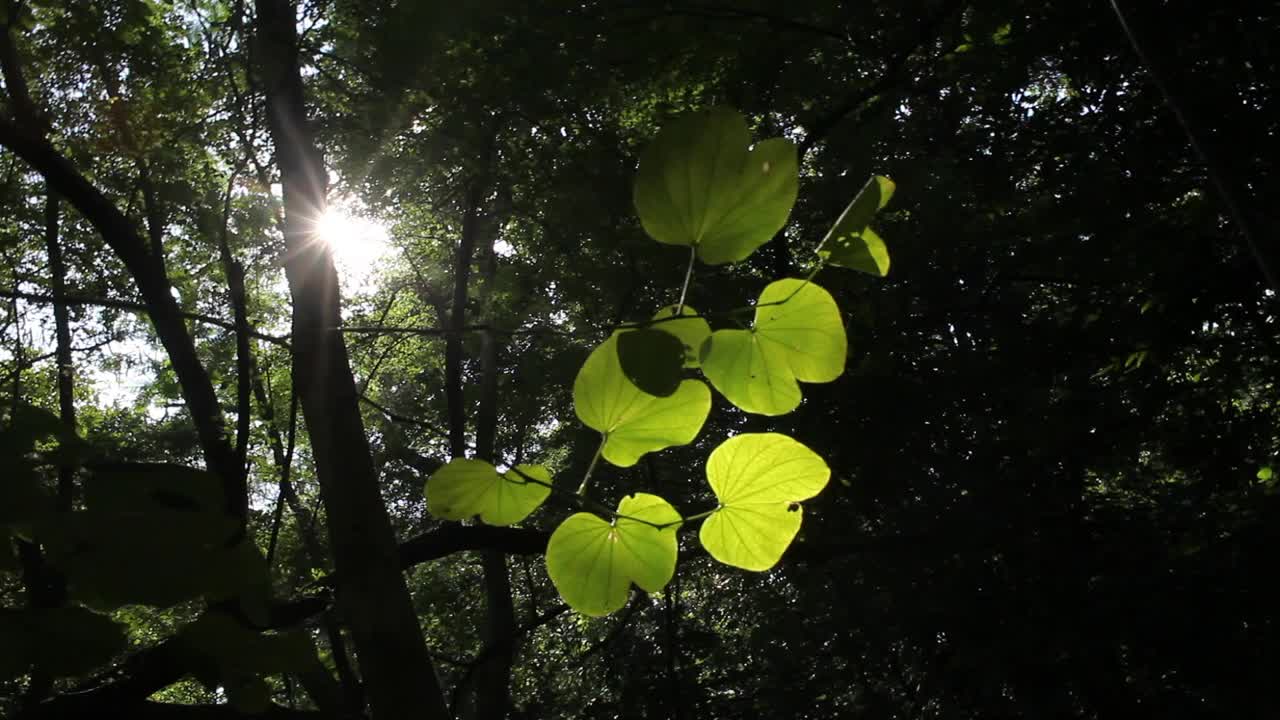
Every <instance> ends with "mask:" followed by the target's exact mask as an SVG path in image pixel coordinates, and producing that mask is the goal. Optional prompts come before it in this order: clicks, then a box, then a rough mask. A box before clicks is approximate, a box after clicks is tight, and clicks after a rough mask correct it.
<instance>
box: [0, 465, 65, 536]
mask: <svg viewBox="0 0 1280 720" xmlns="http://www.w3.org/2000/svg"><path fill="white" fill-rule="evenodd" d="M52 510H53V497H52V496H51V495H50V494H49V493H48V492H47V491H46V490H45V489H44V488H43V487H41V486H40V480H39V478H37V476H36V474H35V471H34V470H33V469H32V468H31V466H30V464H28V463H27V462H25V461H21V460H20V461H17V462H13V463H10V464H7V465H2V466H0V526H4V525H25V524H27V523H30V522H32V521H34V520H37V519H38V518H40V517H41V516H42V515H44V514H46V513H49V512H52Z"/></svg>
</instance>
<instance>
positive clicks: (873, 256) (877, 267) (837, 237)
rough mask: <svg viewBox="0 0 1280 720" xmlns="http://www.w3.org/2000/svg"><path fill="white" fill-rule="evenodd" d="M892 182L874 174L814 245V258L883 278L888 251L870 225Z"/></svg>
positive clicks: (887, 199) (885, 201) (892, 184)
mask: <svg viewBox="0 0 1280 720" xmlns="http://www.w3.org/2000/svg"><path fill="white" fill-rule="evenodd" d="M895 187H896V186H895V185H894V183H893V181H892V180H890V179H889V178H886V177H884V176H881V175H874V176H872V177H871V179H870V180H868V181H867V184H866V185H864V186H863V187H862V189H861V190H860V191H859V192H858V194H857V195H856V196H854V198H853V200H852V201H851V202H850V203H849V206H848V207H846V208H845V210H844V212H843V213H841V214H840V217H839V219H837V220H836V222H835V224H834V225H833V226H832V227H831V230H830V231H828V232H827V236H826V237H825V238H823V239H822V243H821V244H820V245H819V246H818V255H819V256H821V257H822V258H823V259H824V260H826V261H827V262H829V263H831V264H832V265H839V266H841V267H847V268H851V269H853V270H858V271H860V272H865V273H869V274H871V275H877V276H880V277H883V276H884V275H886V274H888V272H889V251H888V249H887V248H886V247H885V244H884V240H882V239H881V238H880V236H879V235H878V234H876V232H875V231H874V230H872V229H871V227H870V224H871V220H872V218H874V217H875V215H876V213H877V212H879V211H880V209H881V208H883V207H884V206H885V205H886V204H888V202H889V199H890V198H892V197H893V191H894V189H895Z"/></svg>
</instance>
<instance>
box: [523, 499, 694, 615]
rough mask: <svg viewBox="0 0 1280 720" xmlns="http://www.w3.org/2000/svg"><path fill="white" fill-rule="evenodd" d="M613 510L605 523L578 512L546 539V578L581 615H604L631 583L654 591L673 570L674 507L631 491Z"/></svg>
mask: <svg viewBox="0 0 1280 720" xmlns="http://www.w3.org/2000/svg"><path fill="white" fill-rule="evenodd" d="M618 515H619V517H618V518H617V519H616V520H615V521H614V522H613V523H610V522H608V521H607V520H603V519H601V518H599V517H597V516H596V515H592V514H591V513H577V514H575V515H572V516H570V517H569V518H568V519H567V520H565V521H564V522H563V523H561V524H560V527H558V528H556V531H555V532H554V533H552V534H551V540H550V541H549V542H548V543H547V573H548V574H549V575H550V576H551V582H552V583H554V584H555V586H556V590H558V591H559V592H560V597H562V598H564V601H565V602H566V603H568V604H569V606H570V607H572V608H573V609H574V610H577V611H578V612H580V613H582V614H584V615H592V616H596V617H599V616H601V615H608V614H609V613H611V612H613V611H615V610H618V609H619V608H621V607H622V606H623V605H626V604H627V597H628V595H629V594H630V592H631V585H632V584H633V583H634V584H635V585H637V586H638V587H640V588H641V589H642V590H646V591H648V592H657V591H659V590H661V589H662V588H664V587H666V584H667V583H668V582H670V581H671V576H672V575H673V574H674V573H675V569H676V551H677V543H676V530H677V529H678V528H679V525H680V521H681V518H680V514H679V513H678V512H676V509H675V508H673V507H671V504H670V503H668V502H667V501H666V500H663V499H662V498H660V497H658V496H656V495H649V494H646V493H636V494H634V495H629V496H627V497H625V498H623V499H622V502H620V503H618ZM655 525H662V526H667V527H663V528H661V529H659V528H658V527H655Z"/></svg>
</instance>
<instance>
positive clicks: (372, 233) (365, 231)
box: [315, 201, 391, 278]
mask: <svg viewBox="0 0 1280 720" xmlns="http://www.w3.org/2000/svg"><path fill="white" fill-rule="evenodd" d="M315 232H316V238H317V239H318V240H320V241H321V242H323V243H325V244H326V245H328V246H329V247H330V248H331V249H332V250H333V258H334V262H335V263H336V264H337V265H338V271H339V274H341V275H343V276H344V277H346V278H352V277H353V276H359V275H365V274H367V273H369V272H371V271H372V270H373V269H374V266H375V265H377V264H378V261H379V260H382V259H383V258H384V257H386V256H387V254H388V253H389V252H390V251H391V245H390V243H389V236H388V233H387V228H386V226H385V225H383V224H382V223H381V222H378V221H377V220H374V219H372V218H369V217H366V216H363V215H361V214H360V213H359V211H358V208H356V207H355V206H354V205H353V204H352V203H350V202H344V201H336V202H333V203H331V204H330V205H329V208H328V210H326V211H325V213H324V215H322V216H320V218H319V219H318V220H316V227H315Z"/></svg>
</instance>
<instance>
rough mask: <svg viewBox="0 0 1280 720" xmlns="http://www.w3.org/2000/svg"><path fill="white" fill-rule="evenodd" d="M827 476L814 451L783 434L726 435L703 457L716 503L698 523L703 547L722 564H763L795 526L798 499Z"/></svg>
mask: <svg viewBox="0 0 1280 720" xmlns="http://www.w3.org/2000/svg"><path fill="white" fill-rule="evenodd" d="M830 476H831V471H830V469H829V468H828V467H827V464H826V462H824V461H823V459H822V458H821V457H819V456H818V455H817V453H815V452H813V451H812V450H810V449H809V448H807V447H805V446H804V445H802V444H801V443H799V442H796V441H795V440H793V439H791V438H789V437H787V436H786V435H780V434H777V433H747V434H743V435H737V436H735V437H732V438H729V439H728V440H726V441H725V442H724V443H722V444H721V445H720V447H718V448H716V449H715V451H713V452H712V453H711V457H709V458H707V480H708V482H710V483H711V489H712V491H713V492H715V494H716V499H717V500H718V501H719V503H720V508H719V509H718V510H716V512H715V513H713V514H712V515H711V516H710V517H708V518H707V519H706V520H705V521H703V523H702V528H701V530H700V531H699V533H698V537H699V539H700V540H701V541H702V545H703V547H705V548H706V549H707V552H708V553H710V554H711V556H712V557H714V558H715V559H716V560H719V561H720V562H722V563H725V564H726V565H733V566H735V567H740V568H743V569H745V570H757V571H758V570H768V569H769V568H771V567H773V566H774V565H776V564H777V562H778V560H779V559H781V558H782V553H783V552H785V551H786V549H787V547H788V546H789V545H790V544H791V541H792V539H794V538H795V536H796V533H797V532H799V531H800V523H801V520H802V518H803V511H802V510H801V508H800V506H799V504H798V503H799V501H801V500H807V499H809V498H811V497H813V496H814V495H817V494H818V493H819V492H821V491H822V489H823V488H824V487H826V485H827V481H828V479H829V478H830Z"/></svg>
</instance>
